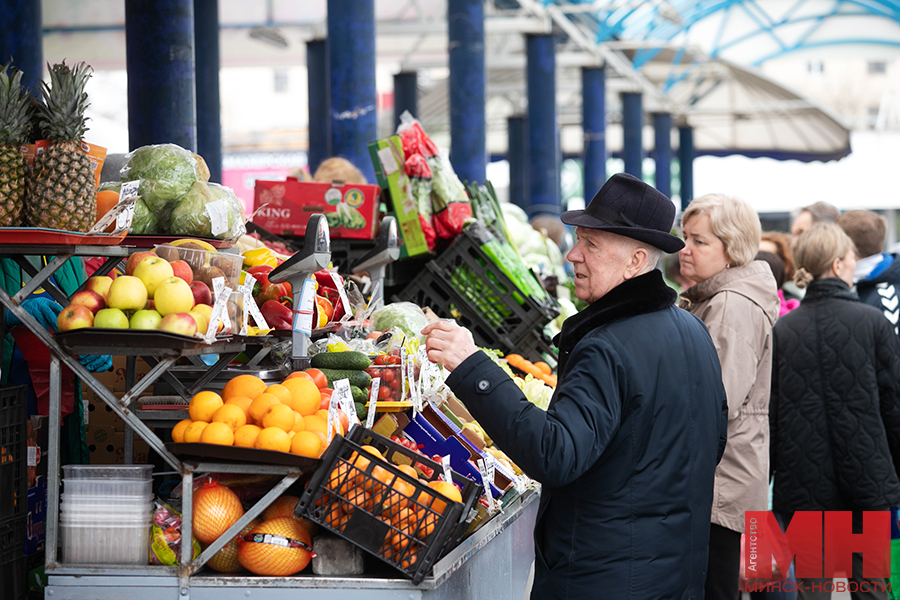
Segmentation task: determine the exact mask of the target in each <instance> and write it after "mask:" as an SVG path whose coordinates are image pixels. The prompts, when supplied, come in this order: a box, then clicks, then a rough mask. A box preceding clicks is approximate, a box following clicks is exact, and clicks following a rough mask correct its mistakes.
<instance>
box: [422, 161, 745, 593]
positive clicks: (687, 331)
mask: <svg viewBox="0 0 900 600" xmlns="http://www.w3.org/2000/svg"><path fill="white" fill-rule="evenodd" d="M674 219H675V207H674V205H673V204H672V202H671V201H670V200H669V199H668V198H667V197H666V196H665V195H663V194H662V193H660V192H659V191H657V190H656V189H654V188H652V187H650V186H649V185H647V184H645V183H643V182H642V181H640V180H639V179H637V178H635V177H632V176H630V175H625V174H619V175H613V176H612V177H611V178H610V179H609V180H608V181H607V182H606V184H605V185H604V186H603V188H602V189H601V190H600V191H599V192H598V193H597V195H596V196H595V197H594V199H593V200H591V203H590V204H589V205H588V207H587V208H586V209H585V210H576V211H569V212H566V213H564V214H563V215H562V221H563V223H566V224H567V225H572V226H575V227H576V230H575V231H576V234H577V235H578V243H577V244H576V245H575V247H574V248H573V249H572V251H571V252H569V254H568V259H569V260H570V261H571V262H572V264H573V265H574V269H575V295H576V296H577V297H578V298H580V299H582V300H584V301H586V302H588V303H590V306H588V307H587V308H586V309H584V310H583V311H581V312H580V313H578V314H577V315H575V316H573V317H570V318H569V319H567V320H566V322H565V323H564V324H563V328H562V332H561V333H560V335H559V336H557V338H556V340H555V342H556V344H557V345H558V346H559V385H558V387H557V388H556V391H555V392H554V394H553V399H552V400H551V401H550V406H549V408H548V410H547V411H546V412H545V411H543V410H541V409H539V408H538V407H536V406H534V405H533V404H531V403H529V402H528V401H527V400H526V399H525V396H524V395H523V394H522V392H521V391H520V390H519V388H518V387H517V386H516V384H515V383H514V382H513V381H512V380H511V379H510V378H509V377H508V376H507V375H506V373H504V372H503V370H502V369H500V367H498V366H497V365H495V364H494V363H493V362H492V361H491V359H490V358H489V357H488V356H487V355H486V354H484V353H483V352H481V351H479V350H478V348H476V347H475V345H474V344H473V343H472V340H471V337H470V336H469V335H468V332H467V331H466V330H464V329H462V328H459V327H457V326H456V325H453V324H450V323H448V322H436V323H432V324H430V325H429V326H428V327H426V328H425V329H424V330H423V333H424V334H426V335H427V336H428V339H427V342H426V349H427V351H428V357H429V358H430V359H431V360H432V361H434V362H438V363H441V364H443V365H444V366H445V367H446V368H447V369H448V370H450V371H452V373H451V374H450V376H449V378H448V379H447V385H448V386H449V387H450V388H451V389H452V390H453V392H454V393H455V394H456V395H457V396H458V397H459V398H460V399H461V400H462V401H463V402H464V403H465V405H466V407H467V408H468V409H469V411H470V412H471V413H472V414H473V415H474V416H475V418H476V419H478V422H479V423H481V425H482V427H484V429H485V431H487V432H488V433H489V434H490V436H491V437H492V438H493V439H494V441H495V442H496V443H497V445H498V446H499V447H500V448H501V449H502V450H503V451H504V452H506V453H507V454H508V455H509V456H510V457H511V458H512V459H513V460H514V461H515V462H516V463H518V464H519V466H521V467H522V469H523V470H524V471H525V472H526V473H527V474H528V475H529V476H531V477H532V478H534V479H536V480H537V481H539V482H541V483H542V484H543V487H542V491H541V502H540V509H539V512H538V517H537V522H536V523H535V528H534V549H535V576H534V586H533V588H532V593H531V597H532V598H541V599H546V598H572V599H575V598H578V599H581V598H611V599H614V600H624V599H626V598H629V599H645V600H661V599H665V598H673V599H674V598H679V599H681V598H685V599H686V598H702V597H703V590H704V582H705V581H706V566H707V548H708V543H709V521H710V508H711V503H712V493H713V478H714V475H715V467H716V464H717V463H718V461H719V459H720V458H721V456H722V452H723V451H724V448H725V431H726V418H727V413H726V410H727V405H726V401H725V390H724V388H723V386H722V376H721V372H720V369H719V359H718V356H717V355H716V349H715V347H714V346H713V343H712V340H711V339H710V336H709V333H708V332H707V328H706V326H705V325H704V324H703V322H702V321H700V320H699V319H697V318H696V317H694V316H692V315H691V314H690V313H688V312H686V311H683V310H680V309H678V308H676V307H675V300H676V295H675V292H674V291H672V290H671V289H670V288H669V287H668V286H667V285H666V284H665V283H664V282H663V278H662V275H661V273H660V272H659V271H658V270H656V269H655V268H654V267H655V265H656V259H657V257H658V255H659V253H660V251H665V252H676V251H677V250H679V249H680V248H682V247H683V245H684V244H683V243H682V241H681V240H679V239H678V238H677V237H675V236H672V235H670V234H669V230H670V229H671V227H672V224H673V222H674Z"/></svg>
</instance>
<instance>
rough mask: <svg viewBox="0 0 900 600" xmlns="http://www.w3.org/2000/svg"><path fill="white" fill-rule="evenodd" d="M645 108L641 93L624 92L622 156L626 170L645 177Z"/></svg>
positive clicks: (641, 177) (639, 177) (638, 176)
mask: <svg viewBox="0 0 900 600" xmlns="http://www.w3.org/2000/svg"><path fill="white" fill-rule="evenodd" d="M643 129H644V108H643V105H642V97H641V94H639V93H635V92H623V93H622V130H623V137H622V158H623V159H624V160H625V172H626V173H630V174H631V175H634V176H635V177H637V178H638V179H643V177H644V171H643V164H642V163H643V160H644V148H643V145H644V142H643Z"/></svg>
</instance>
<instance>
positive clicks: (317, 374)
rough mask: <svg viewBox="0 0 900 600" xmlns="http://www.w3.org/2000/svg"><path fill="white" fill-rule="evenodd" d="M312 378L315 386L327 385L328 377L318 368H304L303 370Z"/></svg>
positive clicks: (322, 387)
mask: <svg viewBox="0 0 900 600" xmlns="http://www.w3.org/2000/svg"><path fill="white" fill-rule="evenodd" d="M303 372H304V373H306V374H307V375H309V377H310V378H311V379H312V380H313V383H314V384H316V387H317V388H319V389H320V390H321V389H324V388H327V387H328V378H327V377H325V373H323V372H322V371H320V370H318V369H306V370H305V371H303Z"/></svg>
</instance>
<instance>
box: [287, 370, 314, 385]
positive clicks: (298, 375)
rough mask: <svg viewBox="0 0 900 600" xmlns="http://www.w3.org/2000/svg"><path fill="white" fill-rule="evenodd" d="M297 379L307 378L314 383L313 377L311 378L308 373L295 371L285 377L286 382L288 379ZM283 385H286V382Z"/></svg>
mask: <svg viewBox="0 0 900 600" xmlns="http://www.w3.org/2000/svg"><path fill="white" fill-rule="evenodd" d="M295 377H305V378H306V379H309V380H310V381H312V377H310V376H309V374H308V373H307V372H306V371H294V372H293V373H291V374H290V375H288V376H287V377H285V378H284V381H287V380H288V379H294V378H295ZM282 383H284V382H282Z"/></svg>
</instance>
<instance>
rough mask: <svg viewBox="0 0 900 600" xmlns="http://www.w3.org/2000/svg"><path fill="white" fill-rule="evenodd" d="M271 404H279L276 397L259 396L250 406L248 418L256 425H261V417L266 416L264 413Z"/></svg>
mask: <svg viewBox="0 0 900 600" xmlns="http://www.w3.org/2000/svg"><path fill="white" fill-rule="evenodd" d="M273 404H281V401H280V400H279V399H278V396H276V395H274V394H266V393H263V394H260V395H259V396H257V397H256V399H255V400H253V403H252V404H251V405H250V410H249V413H250V416H251V417H252V418H253V420H254V421H255V422H256V423H260V424H262V418H263V415H265V414H266V411H267V410H269V407H270V406H272V405H273Z"/></svg>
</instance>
